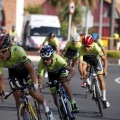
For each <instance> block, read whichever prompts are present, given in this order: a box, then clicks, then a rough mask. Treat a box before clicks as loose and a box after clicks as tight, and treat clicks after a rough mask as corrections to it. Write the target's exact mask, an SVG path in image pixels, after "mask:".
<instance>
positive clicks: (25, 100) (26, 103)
mask: <svg viewBox="0 0 120 120" xmlns="http://www.w3.org/2000/svg"><path fill="white" fill-rule="evenodd" d="M25 88H28V87H24V88H17V89H14V90H13V91H11V92H10V93H9V94H8V95H6V96H5V99H7V98H8V97H9V96H10V95H11V94H13V93H14V92H15V91H20V92H21V94H22V95H20V96H19V98H20V103H23V104H24V106H25V107H26V108H28V110H29V109H30V111H31V113H32V115H33V117H34V118H35V120H38V117H37V115H36V113H35V111H34V109H33V106H32V105H31V103H30V101H29V100H28V97H27V96H28V93H26V92H25V91H24V89H25Z"/></svg>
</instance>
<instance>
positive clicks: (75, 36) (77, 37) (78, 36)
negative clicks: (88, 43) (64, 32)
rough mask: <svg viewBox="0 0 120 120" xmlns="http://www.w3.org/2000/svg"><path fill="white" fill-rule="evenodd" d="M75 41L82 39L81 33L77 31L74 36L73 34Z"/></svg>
mask: <svg viewBox="0 0 120 120" xmlns="http://www.w3.org/2000/svg"><path fill="white" fill-rule="evenodd" d="M73 41H75V42H78V41H80V35H79V33H75V34H74V36H73Z"/></svg>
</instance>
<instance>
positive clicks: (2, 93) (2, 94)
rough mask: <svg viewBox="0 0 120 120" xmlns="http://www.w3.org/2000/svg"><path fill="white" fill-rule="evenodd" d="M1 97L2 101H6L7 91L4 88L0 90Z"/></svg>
mask: <svg viewBox="0 0 120 120" xmlns="http://www.w3.org/2000/svg"><path fill="white" fill-rule="evenodd" d="M0 98H1V101H2V102H4V99H5V92H4V91H3V90H0Z"/></svg>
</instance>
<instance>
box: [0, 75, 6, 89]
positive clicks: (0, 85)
mask: <svg viewBox="0 0 120 120" xmlns="http://www.w3.org/2000/svg"><path fill="white" fill-rule="evenodd" d="M0 90H3V91H5V81H4V78H3V74H2V73H1V74H0Z"/></svg>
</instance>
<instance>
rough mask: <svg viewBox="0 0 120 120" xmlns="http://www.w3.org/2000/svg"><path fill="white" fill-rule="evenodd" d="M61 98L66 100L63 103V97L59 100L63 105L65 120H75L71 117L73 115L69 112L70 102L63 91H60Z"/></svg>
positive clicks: (70, 109)
mask: <svg viewBox="0 0 120 120" xmlns="http://www.w3.org/2000/svg"><path fill="white" fill-rule="evenodd" d="M61 96H64V97H65V98H66V100H65V101H64V99H63V97H62V98H61V100H62V101H61V102H62V105H63V112H64V113H65V120H75V117H74V116H73V113H72V112H71V111H72V106H71V102H70V100H69V97H68V96H67V95H66V93H65V91H64V90H62V92H61ZM73 118H74V119H73Z"/></svg>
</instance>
